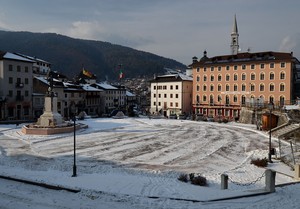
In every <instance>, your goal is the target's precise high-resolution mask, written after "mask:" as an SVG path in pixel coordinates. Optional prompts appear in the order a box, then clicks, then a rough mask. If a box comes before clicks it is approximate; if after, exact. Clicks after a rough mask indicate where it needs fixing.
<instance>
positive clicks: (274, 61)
mask: <svg viewBox="0 0 300 209" xmlns="http://www.w3.org/2000/svg"><path fill="white" fill-rule="evenodd" d="M190 66H191V68H192V70H193V84H194V85H193V109H194V111H195V113H201V114H204V115H211V116H216V115H223V116H227V117H238V116H239V111H240V109H241V106H243V105H247V104H250V105H262V104H264V103H266V102H273V103H274V104H275V105H278V106H283V105H285V104H287V103H291V100H294V99H295V97H296V94H295V91H296V89H295V87H296V86H295V81H296V80H297V78H296V75H297V72H298V71H299V69H298V67H297V66H299V61H298V60H297V59H296V58H295V57H293V53H281V52H271V51H269V52H260V53H249V52H246V53H238V54H234V55H224V56H216V57H212V58H208V57H207V55H206V52H205V53H204V56H203V57H202V58H201V59H200V60H196V59H195V58H194V60H193V64H191V65H190Z"/></svg>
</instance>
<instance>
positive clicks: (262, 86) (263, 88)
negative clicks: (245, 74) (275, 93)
mask: <svg viewBox="0 0 300 209" xmlns="http://www.w3.org/2000/svg"><path fill="white" fill-rule="evenodd" d="M259 91H265V85H264V84H263V83H261V84H260V85H259Z"/></svg>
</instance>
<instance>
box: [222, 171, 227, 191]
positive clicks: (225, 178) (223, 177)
mask: <svg viewBox="0 0 300 209" xmlns="http://www.w3.org/2000/svg"><path fill="white" fill-rule="evenodd" d="M221 189H228V175H226V174H222V175H221Z"/></svg>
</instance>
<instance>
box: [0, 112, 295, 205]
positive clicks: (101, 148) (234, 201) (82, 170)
mask: <svg viewBox="0 0 300 209" xmlns="http://www.w3.org/2000/svg"><path fill="white" fill-rule="evenodd" d="M76 123H82V124H85V125H87V126H88V128H85V129H80V130H77V131H76V159H74V157H75V156H74V149H73V148H74V139H75V138H74V133H73V132H71V133H65V134H55V135H48V136H40V135H25V134H23V133H22V132H21V128H22V126H23V125H25V124H19V125H0V175H1V177H2V178H0V185H1V186H0V208H2V209H6V208H7V209H8V208H9V209H10V208H16V209H18V208H20V209H26V208H30V209H32V208H35V209H50V208H51V209H52V208H53V209H54V208H78V209H79V208H81V209H87V208H101V209H109V208H116V209H121V208H122V209H133V208H138V209H142V208H156V209H160V208H166V209H167V208H185V209H192V208H193V209H194V208H195V209H196V208H197V209H199V208H214V209H216V208H263V209H264V208H265V209H269V208H299V202H300V196H299V191H300V190H299V189H300V185H299V184H296V180H295V179H294V171H293V170H292V168H291V167H290V166H288V165H286V164H284V163H282V162H281V161H279V160H277V159H276V156H275V155H274V156H272V160H273V163H268V165H267V167H257V166H256V165H254V164H252V163H251V162H252V160H253V159H263V158H267V157H268V134H267V132H264V131H259V130H257V129H256V126H255V125H246V124H240V123H236V122H229V123H217V122H203V121H191V120H179V119H177V120H172V119H150V118H147V117H145V118H142V117H140V118H126V117H125V118H123V119H113V118H97V119H85V120H78V121H76ZM272 146H273V147H278V140H277V139H276V138H273V139H272ZM281 147H282V153H281V154H282V155H285V154H286V153H288V150H289V144H288V143H285V142H282V143H281ZM74 160H75V161H74ZM75 163H76V171H77V175H76V176H73V177H72V174H73V166H74V164H75ZM267 169H272V170H273V171H276V182H275V184H276V191H275V192H272V193H268V192H265V173H266V170H267ZM191 174H192V175H193V176H201V177H203V178H204V179H206V185H205V186H199V185H194V184H191V183H190V181H189V179H186V181H187V182H184V181H182V179H181V181H180V180H179V179H180V177H184V176H187V177H189V178H190V177H191ZM222 174H226V175H227V176H228V179H229V180H228V189H221V175H222ZM7 178H11V179H17V180H23V181H26V182H31V183H32V182H34V183H36V184H37V185H33V184H30V183H26V182H25V183H22V182H20V181H15V180H11V179H7ZM40 185H48V187H49V185H51V186H53V188H55V189H53V188H52V189H51V188H45V187H41V186H40ZM57 188H60V189H57Z"/></svg>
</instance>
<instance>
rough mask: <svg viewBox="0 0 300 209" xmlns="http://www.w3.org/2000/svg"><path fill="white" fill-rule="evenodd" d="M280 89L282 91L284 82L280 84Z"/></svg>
mask: <svg viewBox="0 0 300 209" xmlns="http://www.w3.org/2000/svg"><path fill="white" fill-rule="evenodd" d="M280 91H284V83H281V84H280Z"/></svg>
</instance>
